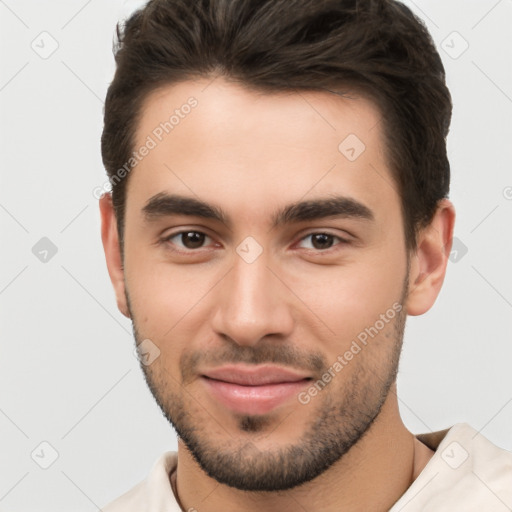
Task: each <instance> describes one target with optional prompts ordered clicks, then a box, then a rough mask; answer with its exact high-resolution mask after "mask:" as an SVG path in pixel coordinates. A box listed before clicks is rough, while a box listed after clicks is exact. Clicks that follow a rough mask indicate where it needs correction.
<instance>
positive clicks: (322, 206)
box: [142, 192, 375, 228]
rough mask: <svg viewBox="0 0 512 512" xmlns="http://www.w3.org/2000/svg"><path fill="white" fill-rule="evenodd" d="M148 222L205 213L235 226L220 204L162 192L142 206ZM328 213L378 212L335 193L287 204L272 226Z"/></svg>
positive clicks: (363, 216) (367, 215) (352, 215)
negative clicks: (334, 194) (322, 197)
mask: <svg viewBox="0 0 512 512" xmlns="http://www.w3.org/2000/svg"><path fill="white" fill-rule="evenodd" d="M142 213H143V216H144V220H145V221H146V222H147V223H151V222H155V221H157V220H159V219H161V218H165V217H170V216H173V215H185V216H193V217H201V218H203V219H210V220H216V221H218V222H221V223H222V224H224V225H226V226H227V227H228V228H231V226H232V223H231V220H230V219H229V217H228V215H226V213H225V212H224V211H223V210H222V209H221V208H219V207H217V206H215V205H212V204H209V203H206V202H204V201H201V200H199V199H196V198H193V197H187V196H180V195H175V194H167V193H165V192H160V193H158V194H156V195H154V196H153V197H151V198H150V199H149V200H148V201H147V202H146V204H145V206H144V207H143V208H142ZM327 217H341V218H357V219H362V220H367V221H373V220H374V219H375V216H374V214H373V212H372V210H370V208H368V207H367V206H365V205H364V204H362V203H360V202H359V201H357V200H355V199H352V198H350V197H344V196H333V197H328V198H325V199H312V200H309V201H299V202H296V203H292V204H290V205H287V206H285V207H284V208H282V209H281V210H279V211H278V212H277V213H275V214H274V215H273V217H272V228H276V227H278V226H282V225H286V224H293V223H298V222H305V221H312V220H320V219H324V218H327Z"/></svg>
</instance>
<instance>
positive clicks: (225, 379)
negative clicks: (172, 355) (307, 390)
mask: <svg viewBox="0 0 512 512" xmlns="http://www.w3.org/2000/svg"><path fill="white" fill-rule="evenodd" d="M201 380H202V381H203V382H204V384H205V386H206V387H207V389H208V391H209V392H210V393H211V395H212V396H213V397H214V398H215V399H216V400H217V401H218V402H220V403H221V404H222V405H224V406H225V407H228V408H229V409H231V410H232V411H234V412H238V413H241V414H266V413H268V412H270V411H271V410H272V409H274V408H275V407H277V406H279V405H282V404H283V403H285V402H286V401H288V400H289V399H290V398H291V397H293V396H296V395H297V393H299V392H300V390H301V389H303V388H304V387H305V386H306V385H308V384H309V381H310V380H311V376H310V375H306V374H301V373H298V372H295V371H293V370H289V369H287V368H280V367H277V366H268V365H267V366H260V367H256V368H254V367H252V368H251V367H248V366H242V365H231V366H223V367H221V368H215V369H212V370H208V371H206V372H204V373H203V374H202V375H201Z"/></svg>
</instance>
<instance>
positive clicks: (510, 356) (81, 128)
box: [0, 0, 512, 512]
mask: <svg viewBox="0 0 512 512" xmlns="http://www.w3.org/2000/svg"><path fill="white" fill-rule="evenodd" d="M406 3H407V4H408V5H410V6H411V7H412V8H413V9H414V11H415V12H417V13H418V14H419V15H420V16H421V17H422V18H423V19H424V20H425V21H426V23H427V26H428V28H429V29H430V31H431V33H432V35H433V37H434V39H435V41H436V43H437V44H438V46H439V49H440V53H441V55H442V58H443V60H444V62H445V65H446V69H447V73H448V82H449V86H450V88H451V92H452V95H453V100H454V105H455V108H454V119H453V124H452V129H451V134H450V136H449V151H450V158H451V164H452V169H453V181H452V194H451V198H452V200H453V201H454V203H455V205H456V208H457V212H458V218H457V224H456V236H457V237H458V239H459V240H460V242H457V244H458V248H459V250H458V253H457V255H455V254H454V255H453V256H454V262H452V263H450V265H449V269H448V276H447V279H446V281H445V286H444V289H443V291H442V293H441V295H440V297H439V299H438V301H437V304H436V305H435V306H434V308H433V309H432V310H431V311H430V312H429V313H428V314H426V315H424V316H423V317H420V318H410V319H409V322H408V327H407V330H406V342H405V347H404V352H403V358H402V363H401V369H400V374H399V397H400V407H401V411H402V414H403V418H404V421H405V423H406V425H407V426H408V428H409V429H410V430H411V431H413V432H415V433H419V432H426V431H431V430H438V429H442V428H446V427H449V426H451V425H453V424H454V423H457V422H468V423H470V424H471V425H472V426H473V427H475V428H476V429H478V430H481V431H482V434H484V435H485V436H486V437H488V438H490V439H491V440H492V441H493V442H495V443H496V444H498V445H500V446H502V447H504V448H507V449H509V450H512V431H511V427H512V373H511V360H512V343H511V342H512V339H511V334H510V324H511V320H512V273H511V271H510V265H511V262H512V229H511V220H512V173H511V161H512V123H511V118H512V36H511V30H510V27H511V25H512V1H511V0H501V1H497V0H478V1H476V0H472V1H468V0H457V1H455V0H451V1H449V2H446V1H441V0H437V1H434V0H416V1H415V2H412V1H408V2H406ZM135 5H136V4H135V3H133V2H130V3H126V2H123V1H122V0H110V1H108V2H105V1H100V0H89V1H86V0H66V1H64V0H60V1H57V0H53V1H47V2H40V1H38V0H23V1H14V0H3V1H2V0H0V38H1V43H0V44H1V45H0V51H1V66H0V130H1V147H0V155H1V160H0V161H1V169H2V170H1V187H0V223H1V233H2V238H1V247H2V250H1V251H0V257H1V260H0V263H1V272H0V322H1V324H0V328H1V353H0V354H1V355H0V454H1V455H0V511H3V512H6V511H9V512H20V511H23V512H27V511H38V512H43V511H50V510H51V511H52V512H59V511H69V510H73V511H74V512H81V511H83V512H89V511H95V510H98V509H99V508H100V507H101V506H102V505H105V504H106V503H107V502H109V501H110V500H111V499H113V498H115V497H116V496H118V495H120V494H121V493H122V492H124V491H126V490H127V489H128V488H130V487H131V486H133V485H134V484H135V483H136V482H138V481H139V480H141V479H142V478H144V477H145V475H146V474H147V472H148V470H149V468H150V466H151V465H152V464H153V462H154V461H155V459H156V458H157V457H158V456H159V455H160V454H161V453H162V452H163V451H165V450H174V449H176V437H175V434H174V431H173V430H172V428H171V427H170V426H169V425H168V424H167V422H166V420H165V419H164V418H163V416H162V415H161V413H160V410H159V409H158V407H157V406H156V404H155V403H154V401H153V398H152V397H151V395H150V393H149V391H147V389H146V385H145V383H144V380H143V377H142V373H141V371H140V369H139V367H138V362H137V360H136V358H135V357H134V355H133V339H132V335H131V325H130V323H129V321H128V320H127V319H125V318H124V317H123V316H122V315H121V314H120V313H119V312H118V311H117V307H116V303H115V299H114V294H113V291H112V289H111V284H110V281H109V277H108V274H107V270H106V265H105V263H104V255H103V249H102V246H101V241H100V220H99V211H98V204H97V200H96V199H95V198H94V197H93V193H92V191H93V189H94V188H95V187H97V186H101V185H103V183H104V182H105V173H104V170H103V167H102V163H101V158H100V151H99V139H100V134H101V130H102V107H103V101H102V100H103V98H104V96H105V93H106V89H107V86H108V83H109V81H110V80H111V77H112V73H113V69H114V68H113V57H112V53H111V43H112V37H113V30H114V25H115V22H116V21H117V20H118V19H119V18H120V17H121V16H124V15H126V14H127V13H129V12H130V10H131V9H133V7H134V6H135ZM42 32H47V33H48V34H50V35H51V36H49V35H48V34H43V35H40V34H41V33H42ZM454 32H457V34H454ZM52 38H53V39H52ZM53 40H55V41H56V43H55V42H54V41H53ZM465 41H467V44H469V48H468V49H467V51H465V52H464V53H462V54H461V55H459V54H460V53H461V51H462V50H463V49H464V48H465V44H466V43H465ZM55 44H58V48H57V49H56V51H55V52H54V53H53V54H52V55H51V56H48V58H46V59H45V58H42V57H41V53H43V52H44V51H46V52H49V51H50V50H51V49H52V45H55ZM32 45H33V46H34V47H35V48H36V49H37V51H39V53H37V52H36V51H35V50H34V49H33V48H32ZM43 56H45V57H46V56H47V55H43ZM455 57H457V58H455ZM43 237H47V238H49V239H50V240H51V241H52V242H53V244H55V246H56V247H57V249H58V252H57V253H56V254H55V255H54V256H53V257H51V253H49V254H48V256H47V259H48V260H49V261H47V262H42V261H40V259H38V258H37V257H36V256H35V255H34V254H33V252H32V248H33V247H34V246H35V245H36V243H38V242H39V240H40V239H41V238H43ZM462 244H463V245H462ZM464 247H466V248H467V250H468V252H467V253H466V254H464V252H465V251H464ZM43 441H45V442H47V443H50V445H51V446H52V447H53V448H54V449H55V450H56V452H57V453H58V458H57V460H56V461H55V462H54V463H53V464H52V465H51V466H50V467H49V468H48V469H42V468H41V467H40V464H43V465H44V464H49V463H50V462H51V461H52V455H53V452H52V449H51V448H49V447H48V446H47V445H42V446H41V445H40V443H41V442H43ZM34 450H35V451H34ZM32 453H34V455H33V458H32V456H31V454H32Z"/></svg>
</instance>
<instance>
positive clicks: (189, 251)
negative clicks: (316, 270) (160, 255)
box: [159, 229, 350, 254]
mask: <svg viewBox="0 0 512 512" xmlns="http://www.w3.org/2000/svg"><path fill="white" fill-rule="evenodd" d="M186 233H194V234H199V235H204V236H205V237H207V238H210V239H212V237H210V236H209V235H207V234H206V233H203V232H202V231H195V230H193V229H187V230H184V231H178V232H177V233H173V234H172V235H168V236H166V237H164V238H161V239H160V240H159V243H160V244H167V245H174V244H173V243H172V242H171V240H172V239H173V238H176V237H178V236H181V235H184V234H186ZM314 235H327V236H329V237H332V238H333V239H335V240H336V239H337V240H338V242H339V243H338V244H333V246H331V247H329V248H327V249H314V248H313V249H311V248H307V249H306V250H307V251H313V252H316V253H318V254H323V253H328V252H331V251H332V250H336V247H337V246H340V245H349V244H350V241H349V240H347V239H345V238H342V237H340V236H338V235H333V234H332V233H328V232H325V231H313V232H311V233H308V234H307V235H305V236H303V237H302V238H301V239H300V240H299V242H302V241H304V240H306V239H307V238H310V237H312V236H314ZM201 249H204V247H199V248H197V249H186V248H185V250H181V249H174V248H173V249H172V250H173V251H174V252H178V253H182V254H192V253H197V252H199V251H200V250H201Z"/></svg>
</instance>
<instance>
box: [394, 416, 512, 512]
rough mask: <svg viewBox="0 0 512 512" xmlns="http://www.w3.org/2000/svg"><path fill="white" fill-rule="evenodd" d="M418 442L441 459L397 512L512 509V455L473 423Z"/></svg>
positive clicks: (399, 504) (425, 471)
mask: <svg viewBox="0 0 512 512" xmlns="http://www.w3.org/2000/svg"><path fill="white" fill-rule="evenodd" d="M417 437H418V439H420V441H422V442H424V443H425V444H427V445H428V446H430V447H431V448H432V449H433V450H435V454H434V456H433V457H432V458H431V459H430V461H429V462H428V463H427V465H426V466H425V468H424V469H423V471H422V472H421V474H420V475H419V477H418V478H417V479H416V480H415V481H414V482H413V483H412V485H411V486H410V487H409V489H408V490H407V491H406V493H405V494H404V495H403V496H402V497H401V498H400V500H399V501H398V502H397V503H396V504H395V506H394V507H393V508H392V509H391V512H394V511H395V510H396V511H398V510H401V511H402V512H413V511H414V512H416V511H419V510H429V511H430V510H432V511H434V510H435V511H436V512H449V511H450V512H451V511H453V510H465V512H481V511H482V510H486V511H494V510H501V509H502V507H503V504H504V503H512V452H509V451H507V450H505V449H503V448H500V447H499V446H496V445H495V444H494V443H492V442H491V441H490V440H489V439H487V438H486V437H485V436H484V435H483V434H482V433H481V432H480V431H478V430H476V429H474V428H473V427H471V426H470V425H468V424H467V423H457V424H456V425H454V426H453V427H451V428H449V429H446V430H443V431H439V432H432V433H429V434H422V435H419V436H417ZM500 507H501V508H500Z"/></svg>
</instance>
